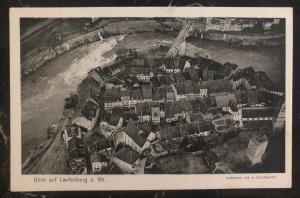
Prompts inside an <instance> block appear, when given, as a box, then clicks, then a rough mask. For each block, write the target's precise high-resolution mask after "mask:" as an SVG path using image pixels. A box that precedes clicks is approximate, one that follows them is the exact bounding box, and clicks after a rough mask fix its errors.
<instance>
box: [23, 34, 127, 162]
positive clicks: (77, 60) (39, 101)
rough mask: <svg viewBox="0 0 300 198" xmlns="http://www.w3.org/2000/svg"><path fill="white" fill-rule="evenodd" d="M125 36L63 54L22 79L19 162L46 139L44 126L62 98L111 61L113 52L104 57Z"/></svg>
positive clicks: (56, 113)
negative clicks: (20, 152)
mask: <svg viewBox="0 0 300 198" xmlns="http://www.w3.org/2000/svg"><path fill="white" fill-rule="evenodd" d="M123 37H124V36H116V37H111V38H109V39H107V40H105V42H97V43H93V44H90V45H85V46H82V47H80V48H77V49H75V50H73V51H71V52H69V53H66V54H63V55H61V56H59V57H58V58H56V59H55V60H53V61H51V62H49V63H48V64H46V65H45V66H43V67H41V68H39V69H38V70H37V71H36V72H35V73H33V74H32V75H30V76H28V77H26V78H25V79H23V80H22V103H21V104H22V161H24V160H25V159H26V158H27V157H28V155H29V151H30V150H31V148H32V147H33V146H35V145H37V144H40V143H41V142H42V141H43V140H46V138H47V133H46V130H47V127H48V126H49V125H50V124H51V123H52V122H54V121H56V120H57V119H58V118H59V116H61V113H62V109H63V106H64V98H66V97H67V96H69V95H70V93H72V92H76V88H77V85H78V84H79V83H80V82H81V80H82V79H84V77H85V76H86V74H87V72H88V71H89V70H90V69H91V68H94V67H97V66H104V65H108V64H110V63H112V62H113V61H114V59H115V55H114V54H111V56H110V57H106V56H104V54H105V53H107V52H108V51H110V50H111V49H113V48H114V47H115V46H116V45H117V44H118V42H119V41H121V40H122V39H123Z"/></svg>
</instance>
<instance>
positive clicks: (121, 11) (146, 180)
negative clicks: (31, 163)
mask: <svg viewBox="0 0 300 198" xmlns="http://www.w3.org/2000/svg"><path fill="white" fill-rule="evenodd" d="M292 11H293V10H292V8H265V7H260V8H245V7H244V8H240V7H236V8H228V7H227V8H221V7H199V8H195V7H190V8H188V7H177V8H175V7H138V8H137V7H136V8H133V7H122V8H120V7H107V8H11V9H10V86H11V88H10V94H11V95H10V101H11V107H10V108H11V190H12V191H63V190H71V191H77V190H168V189H170V190H171V189H229V188H230V189H237V188H290V187H291V186H292V87H293V86H292V79H293V78H292V77H293V71H292V70H293V64H292V63H293V60H292V58H293V57H292V56H293V47H292V46H293V12H292ZM21 17H37V18H41V17H44V18H47V17H49V18H56V17H72V18H73V17H74V18H78V17H257V18H259V17H263V18H285V19H286V62H285V63H286V78H285V79H286V136H285V137H286V138H285V169H286V171H285V173H263V174H198V175H196V174H191V175H22V173H21V166H22V165H21V88H20V87H21V72H20V67H21V66H20V18H21ZM35 177H37V178H44V179H46V182H34V178H35ZM69 177H71V178H79V179H87V181H88V182H87V183H84V182H60V179H63V178H69ZM239 177H240V178H239ZM247 177H248V178H247ZM55 178H56V179H55ZM49 179H52V181H53V182H50V181H49ZM92 179H93V180H94V182H92V181H91V180H92Z"/></svg>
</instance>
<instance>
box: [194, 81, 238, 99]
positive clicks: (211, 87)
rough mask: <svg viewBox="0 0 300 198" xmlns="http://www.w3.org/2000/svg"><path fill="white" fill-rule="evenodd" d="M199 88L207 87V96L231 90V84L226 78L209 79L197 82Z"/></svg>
mask: <svg viewBox="0 0 300 198" xmlns="http://www.w3.org/2000/svg"><path fill="white" fill-rule="evenodd" d="M199 87H200V89H207V93H208V95H209V96H214V95H216V94H219V93H222V92H223V93H225V92H230V91H232V85H231V83H230V81H229V80H228V79H219V80H209V81H202V82H200V83H199Z"/></svg>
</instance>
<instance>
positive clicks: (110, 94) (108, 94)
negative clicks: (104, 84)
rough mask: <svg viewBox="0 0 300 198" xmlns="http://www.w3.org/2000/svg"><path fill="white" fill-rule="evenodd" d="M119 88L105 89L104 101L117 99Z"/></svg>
mask: <svg viewBox="0 0 300 198" xmlns="http://www.w3.org/2000/svg"><path fill="white" fill-rule="evenodd" d="M120 93H121V92H120V88H116V87H113V88H111V89H106V90H105V94H104V97H105V102H113V101H119V100H120V99H121V94H120Z"/></svg>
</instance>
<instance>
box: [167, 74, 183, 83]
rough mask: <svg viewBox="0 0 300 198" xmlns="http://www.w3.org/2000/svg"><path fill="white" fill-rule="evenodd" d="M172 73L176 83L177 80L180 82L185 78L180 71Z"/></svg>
mask: <svg viewBox="0 0 300 198" xmlns="http://www.w3.org/2000/svg"><path fill="white" fill-rule="evenodd" d="M172 75H173V79H174V81H175V82H176V83H179V82H182V81H184V80H185V79H184V77H183V76H182V74H181V73H175V74H172ZM170 76H171V75H170Z"/></svg>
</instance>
